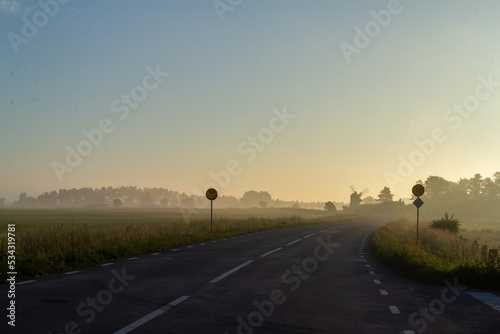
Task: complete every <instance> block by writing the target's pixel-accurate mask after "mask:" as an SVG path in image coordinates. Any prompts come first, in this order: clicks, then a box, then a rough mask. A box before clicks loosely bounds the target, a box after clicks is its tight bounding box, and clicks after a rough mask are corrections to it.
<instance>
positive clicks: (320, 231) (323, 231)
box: [318, 229, 328, 233]
mask: <svg viewBox="0 0 500 334" xmlns="http://www.w3.org/2000/svg"><path fill="white" fill-rule="evenodd" d="M326 231H328V229H326V230H321V231H319V232H318V233H323V232H326Z"/></svg>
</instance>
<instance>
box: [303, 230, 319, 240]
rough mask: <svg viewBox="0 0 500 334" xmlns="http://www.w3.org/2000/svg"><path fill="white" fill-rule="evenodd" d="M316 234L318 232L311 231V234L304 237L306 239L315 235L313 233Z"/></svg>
mask: <svg viewBox="0 0 500 334" xmlns="http://www.w3.org/2000/svg"><path fill="white" fill-rule="evenodd" d="M315 234H316V232H314V233H311V234H308V235H306V236H305V237H304V239H307V238H309V237H312V236H313V235H315Z"/></svg>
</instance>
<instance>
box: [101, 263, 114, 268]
mask: <svg viewBox="0 0 500 334" xmlns="http://www.w3.org/2000/svg"><path fill="white" fill-rule="evenodd" d="M112 264H114V263H103V264H101V267H107V266H110V265H112Z"/></svg>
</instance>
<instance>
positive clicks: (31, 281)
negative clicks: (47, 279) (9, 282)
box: [16, 280, 36, 285]
mask: <svg viewBox="0 0 500 334" xmlns="http://www.w3.org/2000/svg"><path fill="white" fill-rule="evenodd" d="M33 282H36V281H34V280H30V281H22V282H19V283H17V282H16V285H23V284H28V283H33Z"/></svg>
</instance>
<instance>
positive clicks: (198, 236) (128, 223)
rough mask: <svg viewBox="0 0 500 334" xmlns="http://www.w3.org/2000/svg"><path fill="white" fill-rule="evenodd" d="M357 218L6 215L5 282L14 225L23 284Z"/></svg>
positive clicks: (2, 242)
mask: <svg viewBox="0 0 500 334" xmlns="http://www.w3.org/2000/svg"><path fill="white" fill-rule="evenodd" d="M356 218H359V216H355V215H346V214H329V213H327V212H325V211H319V210H301V209H248V210H246V209H223V210H215V212H214V219H213V230H212V231H211V228H210V210H206V209H205V210H197V213H195V214H192V215H190V216H189V219H186V213H185V212H184V214H183V213H182V212H181V211H180V210H178V209H128V208H123V209H65V210H49V209H47V210H41V209H33V210H18V209H4V210H0V231H1V233H0V263H2V266H3V268H2V269H1V272H0V282H5V280H6V278H7V276H6V273H7V272H8V271H9V270H8V268H7V263H8V261H7V260H8V256H9V255H11V254H8V252H7V249H8V247H7V244H8V235H7V231H8V226H9V225H10V226H15V232H14V233H13V234H14V235H15V257H16V259H15V261H16V270H17V273H18V274H17V277H18V279H23V278H29V277H36V276H40V275H44V274H48V273H52V272H61V271H65V270H71V269H76V268H81V267H85V266H89V265H92V264H95V263H100V262H102V261H105V260H108V259H116V258H124V257H128V256H132V255H138V254H144V253H148V252H156V251H161V250H165V249H170V248H175V247H180V246H184V245H189V244H194V243H199V242H205V241H209V240H214V239H219V238H225V237H230V236H234V235H241V234H247V233H251V232H256V231H263V230H269V229H276V228H285V227H292V226H301V225H307V224H318V223H336V222H345V221H350V220H354V219H356Z"/></svg>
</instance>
